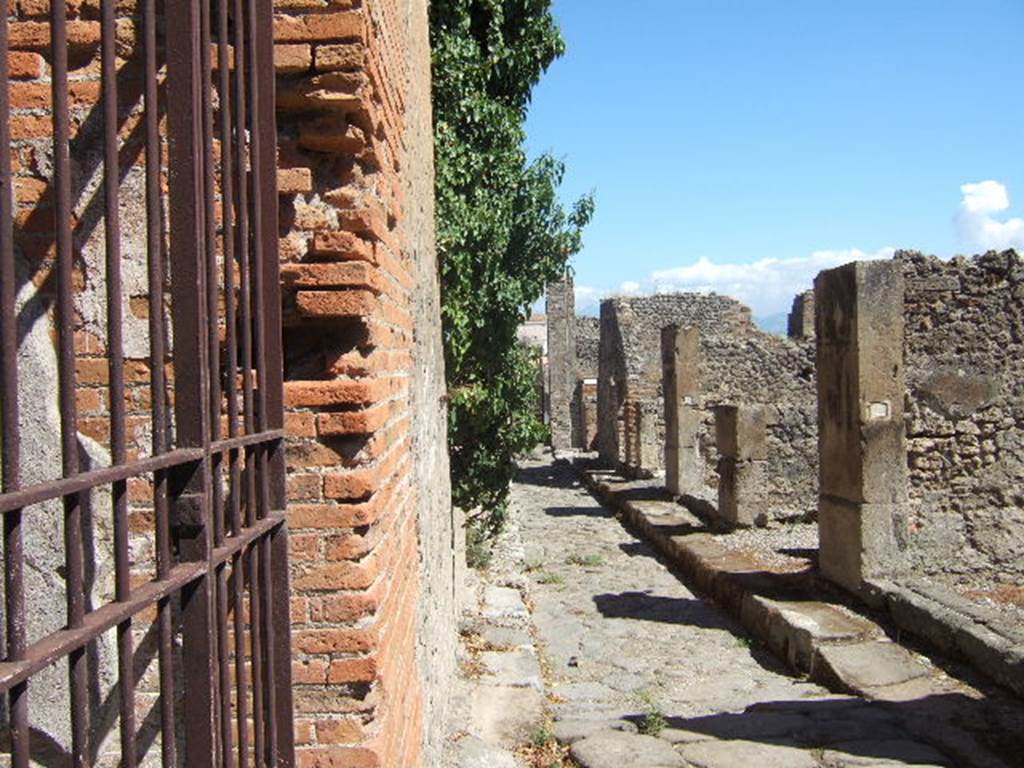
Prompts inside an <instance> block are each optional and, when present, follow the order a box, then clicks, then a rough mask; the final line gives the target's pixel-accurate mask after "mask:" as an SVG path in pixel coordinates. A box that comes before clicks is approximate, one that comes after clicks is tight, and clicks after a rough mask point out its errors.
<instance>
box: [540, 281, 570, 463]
mask: <svg viewBox="0 0 1024 768" xmlns="http://www.w3.org/2000/svg"><path fill="white" fill-rule="evenodd" d="M547 321H548V323H547V324H548V419H549V422H548V423H549V425H550V427H551V447H552V448H554V449H555V450H568V449H570V448H572V399H573V393H574V392H575V390H576V327H575V326H576V322H575V321H576V301H575V298H574V296H573V287H572V278H571V277H569V276H568V275H566V276H565V277H564V278H563V279H562V280H558V281H556V282H553V283H549V284H548V293H547Z"/></svg>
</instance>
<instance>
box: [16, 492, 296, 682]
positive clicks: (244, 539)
mask: <svg viewBox="0 0 1024 768" xmlns="http://www.w3.org/2000/svg"><path fill="white" fill-rule="evenodd" d="M284 521H285V515H284V513H283V512H275V513H273V514H271V515H268V516H267V517H265V518H263V519H262V520H260V521H258V522H257V523H255V524H254V525H252V526H250V527H248V528H243V529H242V532H241V533H240V534H239V535H238V536H232V537H231V538H229V539H228V540H227V542H225V544H224V546H222V547H218V548H217V549H215V550H213V552H212V553H211V557H210V560H209V561H199V562H194V563H181V564H179V565H176V566H175V567H174V568H172V569H171V571H170V573H168V575H167V578H166V579H162V580H160V581H150V582H147V583H146V584H144V585H143V586H141V587H139V588H137V589H135V590H133V591H132V594H131V596H130V597H129V598H128V599H127V600H125V601H124V602H120V603H107V604H106V605H103V606H101V607H100V608H97V609H96V610H95V611H92V612H91V613H88V614H86V616H85V619H84V620H83V622H82V626H80V627H77V628H75V629H62V630H59V631H57V632H53V633H52V634H49V635H47V636H46V637H44V638H43V639H41V640H39V641H37V642H35V643H33V644H32V645H30V646H29V647H28V648H27V649H26V651H25V659H24V660H23V661H11V662H0V693H2V692H4V691H7V690H8V689H9V688H11V687H12V686H15V685H17V684H18V683H20V682H23V681H25V680H27V679H28V678H30V677H31V676H32V675H34V674H35V673H36V672H39V671H40V670H42V669H45V668H46V667H48V666H49V665H50V664H53V663H54V662H55V661H57V660H59V659H61V658H63V657H65V656H67V655H68V654H70V653H72V652H73V651H75V650H77V649H78V648H81V647H82V646H84V645H86V644H88V643H90V642H92V641H93V640H95V639H96V638H98V637H99V636H100V635H102V634H103V633H104V632H106V631H107V630H109V629H110V628H111V627H114V626H116V625H118V624H120V623H121V622H123V621H126V620H127V619H130V618H131V617H132V616H134V615H135V614H136V613H138V612H139V611H142V610H144V609H145V608H148V607H149V606H151V605H155V604H156V603H157V602H159V601H160V600H162V599H164V598H165V597H167V596H169V595H171V594H173V593H175V592H177V591H178V590H180V589H182V588H183V587H185V586H186V585H188V584H189V583H190V582H192V581H194V580H195V579H198V578H199V577H201V576H203V575H204V574H206V573H208V572H210V571H212V570H214V569H216V568H218V567H220V566H221V565H223V564H224V563H226V562H227V561H228V560H230V559H231V558H232V557H233V556H234V555H235V553H236V552H239V551H241V550H244V549H246V548H248V547H250V546H252V545H253V543H255V542H256V541H258V540H260V539H261V538H263V537H264V536H267V535H269V534H270V533H271V532H273V530H274V529H275V528H277V527H279V526H280V525H282V524H283V523H284Z"/></svg>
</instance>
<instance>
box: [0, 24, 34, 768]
mask: <svg viewBox="0 0 1024 768" xmlns="http://www.w3.org/2000/svg"><path fill="white" fill-rule="evenodd" d="M7 23H8V22H7V14H4V17H3V19H0V148H2V151H0V341H2V346H3V349H2V350H0V366H2V367H3V368H2V372H0V380H2V386H0V408H2V411H0V413H2V414H3V442H2V446H3V453H2V464H3V466H2V468H0V473H2V481H3V490H4V492H5V493H9V492H10V491H16V490H18V489H19V488H20V487H21V436H20V419H21V416H20V410H19V408H18V327H17V322H18V317H17V307H16V305H15V302H16V293H15V288H14V281H15V279H16V275H15V270H14V205H13V200H12V198H11V185H12V181H13V180H12V179H11V156H10V152H9V151H8V147H10V146H11V126H10V94H9V92H8V87H9V73H8V65H7V50H8V46H7V39H8V37H7ZM24 562H25V552H24V546H23V537H22V532H21V510H20V509H16V510H11V511H10V512H8V513H7V514H6V515H4V615H5V616H6V618H7V626H6V632H5V640H6V641H7V659H8V660H10V661H19V660H21V659H23V658H24V657H25V581H24V578H25V577H24ZM7 700H8V704H9V706H10V713H9V716H10V721H11V722H10V728H11V765H12V768H28V757H29V728H28V683H21V684H20V685H16V686H14V687H13V688H11V690H10V691H9V692H8V699H7Z"/></svg>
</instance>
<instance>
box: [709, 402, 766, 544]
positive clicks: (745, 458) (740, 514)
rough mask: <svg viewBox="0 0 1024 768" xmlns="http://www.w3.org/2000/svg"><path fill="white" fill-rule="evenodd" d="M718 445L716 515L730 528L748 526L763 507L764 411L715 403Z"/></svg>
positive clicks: (748, 406)
mask: <svg viewBox="0 0 1024 768" xmlns="http://www.w3.org/2000/svg"><path fill="white" fill-rule="evenodd" d="M715 442H716V443H717V445H718V453H719V456H720V458H719V460H718V478H719V479H718V514H719V516H720V518H721V522H722V523H724V524H725V525H727V526H729V527H730V528H735V527H749V526H751V525H753V524H754V521H755V520H756V519H757V516H758V515H759V514H760V513H762V512H763V511H764V510H763V501H764V498H763V489H764V485H765V481H766V479H767V477H768V423H767V419H766V418H765V410H764V408H762V407H760V406H751V405H718V406H715Z"/></svg>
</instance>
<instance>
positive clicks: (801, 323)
mask: <svg viewBox="0 0 1024 768" xmlns="http://www.w3.org/2000/svg"><path fill="white" fill-rule="evenodd" d="M786 334H787V335H788V336H789V338H791V339H813V338H814V291H804V292H803V293H798V294H797V295H796V296H794V297H793V308H792V309H791V310H790V312H789V318H788V324H787V330H786Z"/></svg>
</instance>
